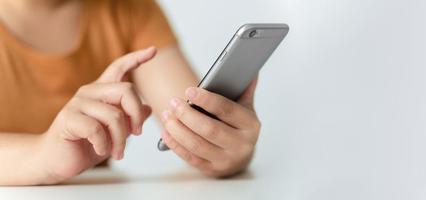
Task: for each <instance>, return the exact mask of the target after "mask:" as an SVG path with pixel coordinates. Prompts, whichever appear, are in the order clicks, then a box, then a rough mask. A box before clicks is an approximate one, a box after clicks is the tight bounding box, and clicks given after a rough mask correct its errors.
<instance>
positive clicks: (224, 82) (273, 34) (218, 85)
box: [157, 24, 289, 151]
mask: <svg viewBox="0 0 426 200" xmlns="http://www.w3.org/2000/svg"><path fill="white" fill-rule="evenodd" d="M288 31H289V27H288V26H287V25H286V24H245V25H243V26H241V27H240V28H239V29H238V31H237V32H236V33H235V35H234V36H233V37H232V39H231V41H230V42H229V43H228V45H227V46H226V47H225V49H224V50H223V51H222V53H221V54H220V55H219V57H218V58H217V60H216V61H215V63H214V64H213V66H212V67H211V68H210V69H209V71H208V72H207V74H206V75H205V76H204V78H203V79H202V80H201V82H200V83H199V85H198V87H200V88H203V89H206V90H208V91H210V92H214V93H217V94H220V95H222V96H224V97H226V98H228V99H231V100H233V101H236V100H238V98H239V97H240V96H241V95H242V93H243V92H244V91H245V89H246V88H247V87H248V85H249V84H250V82H251V81H252V80H253V78H255V76H256V74H257V73H258V72H259V70H260V69H261V68H262V66H263V65H264V64H265V63H266V61H267V60H268V59H269V57H270V56H271V55H272V53H273V52H274V51H275V49H276V48H277V47H278V45H279V44H280V43H281V41H282V40H283V39H284V38H285V36H286V35H287V33H288ZM189 103H190V102H189ZM191 106H192V107H193V108H195V109H197V110H198V111H200V112H202V113H204V114H206V115H208V116H210V117H212V118H216V117H215V116H214V115H212V114H210V113H208V112H207V111H205V110H203V109H202V108H200V107H198V106H196V105H191ZM216 119H217V118H216ZM157 147H158V149H159V150H160V151H165V150H168V149H169V148H168V147H167V145H166V144H165V143H164V142H163V141H162V140H161V139H160V141H159V142H158V146H157Z"/></svg>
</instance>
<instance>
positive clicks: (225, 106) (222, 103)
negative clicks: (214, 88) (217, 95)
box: [218, 99, 234, 116]
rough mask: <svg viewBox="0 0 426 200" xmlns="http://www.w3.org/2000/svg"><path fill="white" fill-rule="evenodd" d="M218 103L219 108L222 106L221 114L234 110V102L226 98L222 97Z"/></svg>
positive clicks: (224, 114) (227, 113)
mask: <svg viewBox="0 0 426 200" xmlns="http://www.w3.org/2000/svg"><path fill="white" fill-rule="evenodd" d="M218 105H219V108H220V111H219V113H218V115H220V116H226V115H229V114H231V113H232V112H233V110H234V106H233V105H232V104H230V103H229V102H228V101H226V100H225V99H220V100H219V104H218Z"/></svg>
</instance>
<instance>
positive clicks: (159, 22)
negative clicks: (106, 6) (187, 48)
mask: <svg viewBox="0 0 426 200" xmlns="http://www.w3.org/2000/svg"><path fill="white" fill-rule="evenodd" d="M130 16H131V17H130V18H131V19H130V20H129V22H130V23H131V24H130V26H131V38H132V39H131V40H130V41H129V42H130V45H129V46H130V50H131V51H135V50H139V49H142V48H147V47H149V46H155V47H157V48H162V47H166V46H169V45H174V44H177V39H176V37H175V34H174V33H173V30H172V28H171V27H170V24H169V22H168V21H167V18H166V16H165V14H164V13H163V11H162V10H161V8H160V6H159V5H158V4H157V3H156V2H155V0H133V1H132V5H131V8H130Z"/></svg>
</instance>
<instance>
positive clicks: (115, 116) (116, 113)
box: [110, 108, 124, 122]
mask: <svg viewBox="0 0 426 200" xmlns="http://www.w3.org/2000/svg"><path fill="white" fill-rule="evenodd" d="M110 117H111V120H112V121H114V122H117V121H123V120H124V113H123V111H121V110H120V109H118V108H113V109H112V110H111V113H110Z"/></svg>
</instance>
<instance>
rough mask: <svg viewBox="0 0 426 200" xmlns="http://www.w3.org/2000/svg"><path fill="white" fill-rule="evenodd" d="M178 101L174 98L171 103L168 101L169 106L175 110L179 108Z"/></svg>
mask: <svg viewBox="0 0 426 200" xmlns="http://www.w3.org/2000/svg"><path fill="white" fill-rule="evenodd" d="M179 103H180V102H179V100H178V99H176V98H174V99H172V100H171V101H170V105H171V106H172V107H173V108H177V107H178V106H179Z"/></svg>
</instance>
